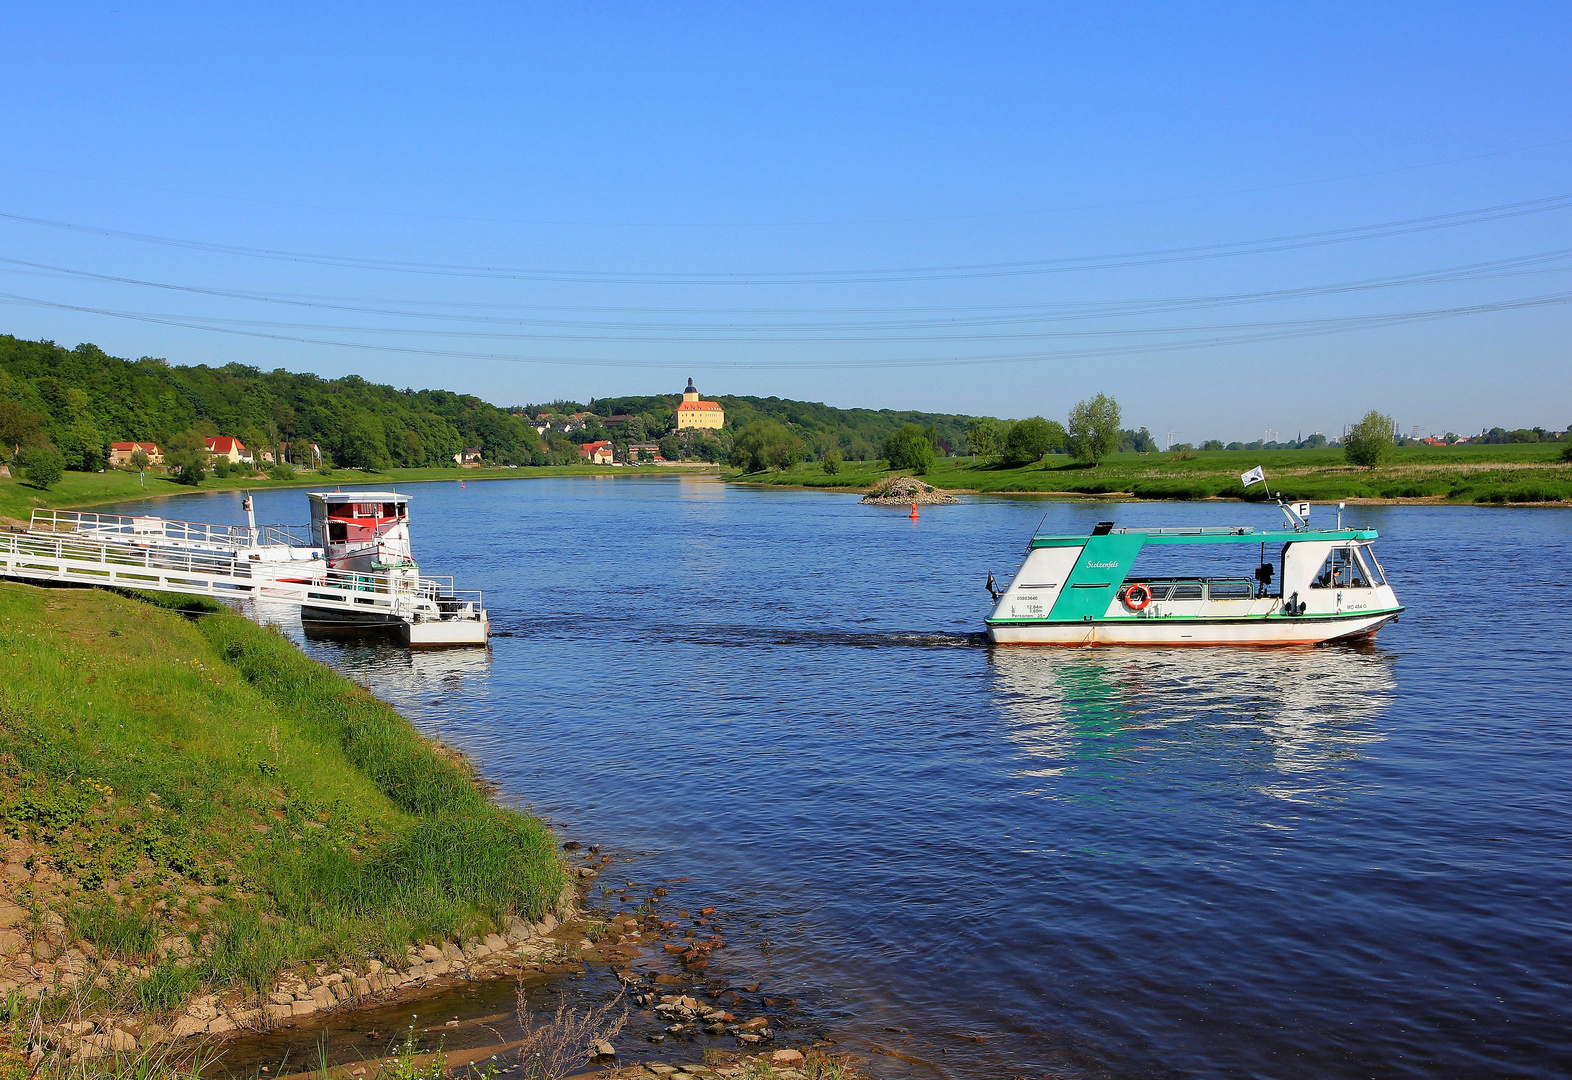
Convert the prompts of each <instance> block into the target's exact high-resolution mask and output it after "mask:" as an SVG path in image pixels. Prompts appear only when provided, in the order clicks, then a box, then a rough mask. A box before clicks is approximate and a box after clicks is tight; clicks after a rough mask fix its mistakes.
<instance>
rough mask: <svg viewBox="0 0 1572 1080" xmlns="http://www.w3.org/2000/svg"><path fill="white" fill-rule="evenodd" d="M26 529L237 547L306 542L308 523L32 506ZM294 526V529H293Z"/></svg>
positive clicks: (307, 540) (291, 544)
mask: <svg viewBox="0 0 1572 1080" xmlns="http://www.w3.org/2000/svg"><path fill="white" fill-rule="evenodd" d="M28 530H29V531H30V532H35V533H55V534H58V533H91V534H99V535H109V536H128V537H136V538H138V541H141V539H142V538H146V539H148V540H151V539H154V538H162V539H164V540H168V541H173V542H175V543H179V544H193V545H197V546H203V547H219V548H225V549H230V550H234V549H239V548H248V547H258V546H265V547H275V546H276V547H283V546H290V547H305V546H309V542H310V535H311V527H310V526H309V525H259V526H257V527H256V528H255V529H253V528H250V527H249V526H245V525H210V524H208V523H206V522H201V521H172V520H169V519H167V518H160V517H151V516H127V515H122V514H94V513H89V512H83V511H78V510H34V511H33V516H32V520H31V521H30V522H29V523H28ZM296 530H298V531H296Z"/></svg>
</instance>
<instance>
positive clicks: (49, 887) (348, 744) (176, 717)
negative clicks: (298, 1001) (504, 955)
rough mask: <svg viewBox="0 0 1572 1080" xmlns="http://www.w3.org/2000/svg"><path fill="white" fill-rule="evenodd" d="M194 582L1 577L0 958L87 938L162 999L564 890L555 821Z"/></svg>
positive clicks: (386, 947)
mask: <svg viewBox="0 0 1572 1080" xmlns="http://www.w3.org/2000/svg"><path fill="white" fill-rule="evenodd" d="M165 599H166V600H167V601H169V602H170V604H171V606H173V605H175V604H178V605H182V606H185V607H188V608H189V607H191V606H193V601H190V600H182V599H177V598H165ZM195 604H196V606H206V607H208V608H209V609H210V613H208V614H204V615H200V616H198V617H196V618H195V619H193V618H188V617H183V616H182V615H181V614H178V613H176V612H172V611H167V610H161V609H160V608H159V607H157V606H154V605H150V604H147V603H143V602H140V601H138V600H135V599H130V598H126V597H121V596H116V595H112V594H109V593H105V592H99V591H85V590H84V591H78V590H69V591H67V590H44V589H38V588H33V587H30V586H24V585H14V584H5V583H0V661H3V663H4V664H5V671H6V677H5V679H3V680H0V761H3V763H4V767H3V769H0V828H3V829H4V832H5V836H4V845H5V846H6V848H7V850H6V858H7V860H8V863H9V865H8V866H7V867H6V870H7V874H6V879H5V880H6V884H5V892H6V900H7V901H8V902H9V903H10V904H12V905H15V906H16V907H17V908H20V909H21V910H22V912H24V913H25V915H24V918H23V922H22V925H21V926H20V927H19V929H21V930H24V931H26V933H25V937H26V939H27V940H26V942H25V943H23V944H22V946H21V948H22V949H23V953H24V954H23V955H15V954H13V955H12V956H10V957H7V962H8V963H9V964H10V965H11V967H12V968H13V969H14V968H15V965H16V964H17V963H18V962H21V961H26V962H28V963H31V964H33V965H35V966H36V965H38V964H43V965H44V966H45V967H46V968H47V967H48V966H49V965H50V963H51V962H55V961H57V960H59V959H60V958H61V957H62V955H63V954H64V951H65V949H66V948H67V947H69V946H73V945H74V946H76V947H78V948H80V947H81V945H82V943H86V945H87V946H88V947H89V949H90V953H89V955H93V956H94V958H95V959H96V960H97V961H98V962H99V963H100V964H101V965H106V964H107V967H108V969H109V971H110V973H111V975H112V978H111V979H110V980H106V982H105V985H104V986H103V987H102V988H101V989H102V990H103V991H104V992H105V993H106V994H109V993H111V992H116V993H118V992H122V991H129V993H130V994H131V995H132V996H133V997H134V999H135V1001H136V1002H137V1003H138V1004H139V1006H140V1007H141V1008H142V1010H144V1011H146V1012H148V1013H150V1014H162V1013H167V1012H172V1011H173V1010H175V1009H176V1008H178V1007H179V1006H180V1005H181V1004H182V1003H183V1002H184V1001H185V1000H186V999H187V998H188V997H189V996H190V995H191V994H192V993H193V992H195V991H196V989H197V988H198V987H199V986H201V985H202V984H208V985H212V986H215V987H225V986H242V987H246V988H248V989H250V990H262V989H264V988H266V987H268V986H270V985H271V983H272V982H273V981H274V979H275V978H276V976H278V975H279V974H280V973H281V972H282V971H283V970H285V969H286V968H290V967H292V966H295V965H300V964H305V963H324V962H325V963H330V964H334V965H340V964H347V963H356V962H359V961H362V960H365V959H368V958H372V957H377V958H382V959H390V958H392V957H393V956H395V955H401V954H402V953H403V952H404V949H405V946H406V945H408V944H411V943H415V942H421V941H427V940H434V939H437V938H439V937H442V938H455V937H459V938H462V937H464V936H468V935H470V934H484V933H485V932H487V931H489V930H491V929H495V928H498V927H500V926H502V925H504V924H505V921H506V919H507V918H508V917H510V916H511V915H512V914H513V913H518V914H520V915H522V916H524V917H525V918H529V919H537V918H539V917H540V916H542V915H544V914H545V913H546V912H547V911H548V910H549V909H551V908H552V907H553V906H554V905H555V903H556V901H557V899H558V897H559V895H560V893H561V892H562V890H563V888H564V885H565V883H566V878H565V875H564V872H563V870H562V869H561V867H560V865H559V863H558V861H557V859H556V856H555V854H554V852H553V847H552V841H551V836H550V834H549V832H548V831H547V830H546V828H545V826H544V825H542V824H541V823H540V822H539V821H538V820H536V819H535V818H533V817H531V816H528V815H526V814H522V813H518V812H516V811H512V810H508V809H505V808H501V807H498V806H496V805H494V804H493V803H491V802H490V801H489V799H488V798H487V797H486V795H485V793H484V792H483V791H482V790H481V788H480V787H479V786H478V785H477V783H476V781H475V777H474V776H473V775H472V774H471V771H470V769H469V768H468V766H467V765H466V763H465V762H464V761H463V760H462V759H461V758H460V757H458V756H457V755H456V754H452V753H448V752H445V751H444V750H443V749H442V748H441V747H439V746H437V745H434V744H433V743H431V742H429V741H428V740H426V739H424V738H422V737H421V736H420V735H419V733H418V732H416V731H415V730H414V728H413V727H412V726H411V725H410V724H409V723H408V722H407V721H406V720H405V719H403V718H402V717H401V716H399V715H398V714H397V713H396V712H394V711H393V710H392V709H391V708H389V707H388V706H387V705H386V704H384V703H383V702H381V701H379V700H377V699H376V698H375V697H374V696H373V695H372V694H370V693H369V692H368V691H366V690H365V689H364V688H362V687H360V686H357V685H355V684H354V683H352V682H349V681H348V680H345V679H343V678H341V677H340V676H338V675H336V674H335V673H333V672H332V671H331V670H329V669H327V668H325V667H323V666H322V665H319V664H317V663H315V662H314V661H312V660H310V659H308V658H307V657H306V656H304V655H303V654H302V653H301V652H300V651H299V650H298V649H296V648H295V647H294V646H293V645H291V644H290V643H289V641H287V640H286V639H285V638H284V637H283V636H282V635H281V634H279V633H278V632H277V631H275V630H271V629H264V628H261V627H258V626H256V625H254V624H253V623H251V622H249V621H248V620H246V619H243V618H241V617H239V616H235V615H233V614H230V613H228V612H227V611H225V612H222V613H219V612H214V611H211V609H212V607H213V605H210V604H206V602H203V601H196V602H195ZM0 940H3V941H4V942H5V944H6V945H7V946H8V947H14V946H16V944H17V943H16V941H15V936H13V938H11V939H0ZM7 978H8V979H9V978H10V977H9V976H8V977H7ZM11 981H12V982H13V983H14V980H11ZM111 983H112V984H113V985H111ZM4 989H6V988H5V987H3V986H0V991H3V990H4Z"/></svg>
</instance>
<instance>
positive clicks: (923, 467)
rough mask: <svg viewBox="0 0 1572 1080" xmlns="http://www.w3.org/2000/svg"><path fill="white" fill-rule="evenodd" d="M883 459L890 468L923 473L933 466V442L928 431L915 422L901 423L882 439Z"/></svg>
mask: <svg viewBox="0 0 1572 1080" xmlns="http://www.w3.org/2000/svg"><path fill="white" fill-rule="evenodd" d="M884 459H885V460H886V461H888V462H889V463H890V468H892V469H911V470H912V471H913V472H915V473H918V474H925V473H927V471H928V470H929V469H931V468H933V444H932V443H931V442H929V441H928V433H927V432H925V431H924V430H923V429H922V428H920V427H918V426H917V425H916V424H903V425H901V427H900V429H899V430H897V431H896V432H894V433H893V434H892V435H891V436H890V437H889V438H888V439H885V440H884Z"/></svg>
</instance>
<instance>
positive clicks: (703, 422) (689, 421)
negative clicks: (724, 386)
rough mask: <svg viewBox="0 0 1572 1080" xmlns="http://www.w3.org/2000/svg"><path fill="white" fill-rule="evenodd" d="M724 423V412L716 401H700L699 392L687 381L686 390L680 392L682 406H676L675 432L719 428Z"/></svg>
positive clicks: (691, 382)
mask: <svg viewBox="0 0 1572 1080" xmlns="http://www.w3.org/2000/svg"><path fill="white" fill-rule="evenodd" d="M725 423H726V411H725V410H724V409H722V408H721V407H720V403H719V402H717V401H700V400H699V392H698V391H697V390H695V389H694V388H693V379H692V378H691V377H690V378H689V379H688V388H687V389H686V390H684V391H683V392H682V404H680V405H678V406H677V430H678V431H683V430H686V429H687V428H716V429H718V428H720V427H721V426H723V425H724V424H725Z"/></svg>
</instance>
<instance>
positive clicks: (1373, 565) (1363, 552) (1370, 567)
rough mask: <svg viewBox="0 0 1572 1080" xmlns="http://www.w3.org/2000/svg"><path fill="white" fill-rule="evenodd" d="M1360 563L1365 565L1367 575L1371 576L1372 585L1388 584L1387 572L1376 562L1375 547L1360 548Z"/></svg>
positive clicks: (1364, 545)
mask: <svg viewBox="0 0 1572 1080" xmlns="http://www.w3.org/2000/svg"><path fill="white" fill-rule="evenodd" d="M1359 561H1360V562H1362V563H1364V564H1365V573H1367V574H1369V575H1370V584H1372V585H1385V584H1386V571H1384V570H1382V569H1381V564H1380V563H1378V562H1377V561H1376V555H1375V545H1373V544H1363V545H1361V546H1360V548H1359Z"/></svg>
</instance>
